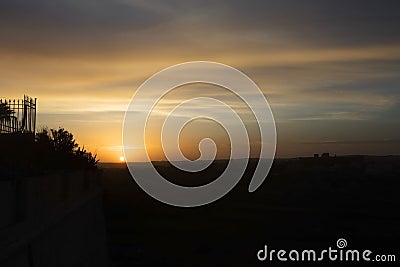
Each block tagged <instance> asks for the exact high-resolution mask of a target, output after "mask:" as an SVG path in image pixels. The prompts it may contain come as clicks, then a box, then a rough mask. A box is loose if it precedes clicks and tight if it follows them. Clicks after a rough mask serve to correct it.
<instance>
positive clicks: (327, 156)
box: [321, 153, 329, 158]
mask: <svg viewBox="0 0 400 267" xmlns="http://www.w3.org/2000/svg"><path fill="white" fill-rule="evenodd" d="M321 158H329V153H322V154H321Z"/></svg>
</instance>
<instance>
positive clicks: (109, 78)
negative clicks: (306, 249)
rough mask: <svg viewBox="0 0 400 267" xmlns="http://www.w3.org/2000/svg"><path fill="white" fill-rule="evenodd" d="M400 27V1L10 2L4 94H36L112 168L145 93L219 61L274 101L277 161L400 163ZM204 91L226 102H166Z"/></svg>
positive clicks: (43, 116) (45, 117)
mask: <svg viewBox="0 0 400 267" xmlns="http://www.w3.org/2000/svg"><path fill="white" fill-rule="evenodd" d="M399 29H400V4H399V2H398V1H349V0H347V1H286V0H276V1H224V2H222V1H161V0H159V1H146V0H142V1H133V0H132V1H131V0H116V1H108V0H96V1H95V0H87V1H78V0H71V1H69V0H61V1H58V0H57V1H55V0H39V1H22V0H2V1H1V2H0V69H1V72H0V97H6V98H21V97H22V96H23V95H24V94H28V95H30V96H31V97H37V98H38V118H37V124H38V126H39V128H40V127H43V126H48V127H52V128H58V127H59V126H61V127H64V128H66V129H67V130H69V131H71V132H72V133H73V134H74V135H75V137H76V140H77V141H78V143H79V144H80V145H85V148H87V149H88V150H90V151H93V152H95V153H97V154H98V156H99V158H100V160H101V161H103V162H116V161H119V158H120V156H121V155H122V138H121V135H122V121H123V117H124V113H125V110H126V108H127V105H128V104H129V101H130V99H131V97H132V95H133V94H134V92H135V90H136V89H137V88H138V86H140V84H141V83H142V82H144V81H145V80H146V79H147V78H149V77H150V76H151V75H153V74H154V73H156V72H158V71H160V70H162V69H164V68H166V67H169V66H171V65H174V64H178V63H182V62H186V61H195V60H205V61H216V62H221V63H224V64H228V65H231V66H233V67H235V68H237V69H239V70H241V71H243V72H244V73H246V74H247V75H248V76H249V77H250V78H252V79H253V80H254V81H255V82H256V83H257V85H258V86H259V87H260V89H261V90H262V91H263V93H264V94H265V96H266V97H267V99H268V101H269V103H270V105H271V108H272V111H273V114H274V116H275V120H276V127H277V139H278V143H277V157H296V156H310V155H312V154H313V153H322V152H330V153H331V154H335V153H336V154H338V155H343V154H375V155H387V154H400V138H399V133H400V123H399V116H400V34H399ZM183 89H184V88H183ZM196 90H197V92H199V91H200V90H201V92H203V93H204V92H210V93H212V92H214V93H215V94H217V95H222V96H224V91H223V90H222V91H221V90H217V89H215V88H214V89H212V88H211V89H210V88H208V89H201V88H200V87H199V88H197V89H196V88H194V87H193V88H188V89H187V90H186V91H182V92H184V93H181V94H175V95H171V96H170V98H169V100H170V101H165V103H164V104H163V105H164V106H167V107H166V108H173V106H174V105H176V103H177V102H179V101H181V100H183V99H184V97H188V96H189V97H190V96H192V95H191V94H192V93H193V92H196ZM191 92H192V93H191ZM193 94H194V93H193ZM227 97H229V96H227ZM193 131H194V132H196V131H195V130H193ZM210 131H211V130H210ZM211 132H212V133H213V134H217V136H216V137H215V138H216V139H218V138H222V137H223V136H224V133H223V132H221V133H219V132H220V131H219V130H218V129H215V130H212V131H211ZM202 134H204V133H202ZM221 136H222V137H221ZM154 138H155V139H156V137H154ZM191 142H192V141H188V142H187V144H188V145H190V144H191ZM154 144H155V145H154V146H156V147H158V148H159V146H157V145H156V144H157V141H156V140H154ZM183 146H185V144H183ZM188 149H189V150H190V149H192V148H188ZM155 150H156V149H155ZM188 153H189V154H190V152H188ZM193 153H194V156H195V155H196V152H193ZM156 158H157V155H156ZM137 160H140V157H138V159H137Z"/></svg>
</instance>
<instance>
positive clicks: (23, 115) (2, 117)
mask: <svg viewBox="0 0 400 267" xmlns="http://www.w3.org/2000/svg"><path fill="white" fill-rule="evenodd" d="M35 130H36V98H34V99H33V98H31V97H29V96H27V95H24V99H13V100H11V99H0V133H31V134H34V133H35Z"/></svg>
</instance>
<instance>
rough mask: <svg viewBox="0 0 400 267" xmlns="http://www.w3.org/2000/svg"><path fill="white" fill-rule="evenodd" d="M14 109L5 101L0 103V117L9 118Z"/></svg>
mask: <svg viewBox="0 0 400 267" xmlns="http://www.w3.org/2000/svg"><path fill="white" fill-rule="evenodd" d="M13 114H14V111H13V110H12V109H11V108H10V107H9V106H8V105H7V103H0V119H4V118H10V117H11V116H12V115H13Z"/></svg>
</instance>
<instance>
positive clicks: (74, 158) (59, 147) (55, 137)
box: [35, 128, 99, 169]
mask: <svg viewBox="0 0 400 267" xmlns="http://www.w3.org/2000/svg"><path fill="white" fill-rule="evenodd" d="M35 141H36V147H37V150H38V160H39V161H40V162H41V163H40V164H41V165H43V166H48V167H51V168H67V169H96V168H97V163H98V162H99V160H98V159H96V157H97V155H93V154H92V153H91V152H88V151H86V149H85V148H84V147H83V148H81V147H79V145H78V144H77V143H76V141H75V139H74V136H73V134H72V133H70V132H68V131H67V130H65V129H64V128H59V129H58V130H55V129H50V130H48V129H47V128H43V129H42V130H41V131H39V132H38V133H37V134H36V138H35Z"/></svg>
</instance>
